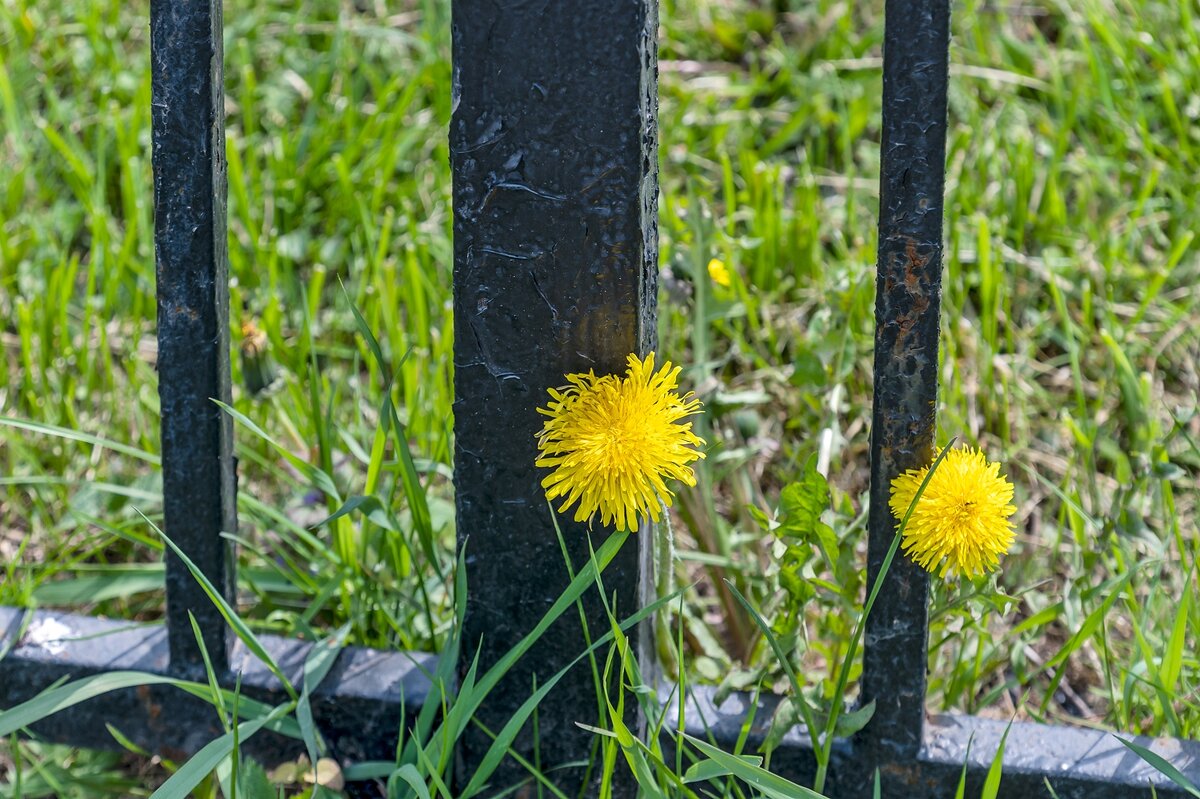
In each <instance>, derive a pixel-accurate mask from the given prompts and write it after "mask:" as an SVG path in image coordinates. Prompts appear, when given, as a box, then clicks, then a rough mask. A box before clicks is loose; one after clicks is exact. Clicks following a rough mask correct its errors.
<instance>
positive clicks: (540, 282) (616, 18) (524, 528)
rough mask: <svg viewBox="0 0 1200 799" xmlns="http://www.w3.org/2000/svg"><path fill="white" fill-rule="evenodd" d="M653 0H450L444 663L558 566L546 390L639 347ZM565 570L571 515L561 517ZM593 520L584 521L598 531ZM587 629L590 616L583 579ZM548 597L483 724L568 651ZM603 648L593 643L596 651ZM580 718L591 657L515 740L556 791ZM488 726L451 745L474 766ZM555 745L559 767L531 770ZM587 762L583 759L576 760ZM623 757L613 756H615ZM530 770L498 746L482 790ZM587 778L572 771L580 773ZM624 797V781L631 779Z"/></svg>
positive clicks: (502, 718)
mask: <svg viewBox="0 0 1200 799" xmlns="http://www.w3.org/2000/svg"><path fill="white" fill-rule="evenodd" d="M656 27H657V2H656V0H613V1H612V2H602V3H597V2H592V0H557V1H556V2H553V3H531V4H512V5H507V6H501V5H498V4H495V3H491V2H485V0H455V2H454V7H453V27H452V38H453V58H454V73H453V75H454V77H453V81H454V84H453V92H454V113H453V117H452V120H451V125H450V149H451V164H452V168H453V179H454V252H455V266H454V315H455V322H454V335H455V396H456V399H455V404H454V414H455V441H456V450H455V483H456V491H457V505H458V536H459V543H460V545H462V546H465V547H466V564H467V582H468V602H467V618H466V630H465V638H464V642H463V657H464V661H463V665H462V668H463V669H465V668H466V664H469V663H470V661H471V659H472V658H473V657H474V656H475V653H476V647H480V649H479V653H480V673H482V671H483V670H484V669H486V668H488V667H489V666H491V665H493V664H494V663H495V662H496V661H497V659H498V658H499V657H500V656H501V655H503V654H504V653H505V652H507V651H508V650H509V649H510V647H512V646H513V645H514V644H515V643H516V642H517V641H518V640H519V639H520V638H521V637H522V636H523V635H524V634H525V633H527V632H528V631H529V630H530V629H531V628H532V627H533V626H534V625H535V623H536V622H537V621H538V620H539V619H540V618H541V617H542V615H543V614H544V613H545V612H546V610H547V609H548V608H549V607H550V605H551V603H552V602H553V601H554V600H555V599H556V598H557V597H558V596H559V595H560V594H561V593H562V591H563V589H564V588H565V587H566V585H567V583H568V576H567V574H568V572H567V568H566V565H565V563H564V560H563V555H562V553H561V551H560V548H559V543H558V540H557V537H556V535H555V529H554V525H553V523H552V520H551V515H550V510H549V508H548V507H547V503H546V499H545V494H544V492H543V490H542V488H541V485H540V481H541V479H542V478H543V477H544V476H545V474H544V473H543V471H542V470H539V469H536V468H535V467H534V460H535V459H536V448H535V434H536V433H537V431H538V430H539V429H540V428H541V424H542V418H543V417H541V416H540V415H539V414H538V413H537V411H536V408H537V407H538V406H545V405H546V404H547V401H548V395H547V393H546V389H547V388H549V387H558V386H562V385H564V384H565V381H564V379H563V376H564V374H566V373H568V372H587V371H588V370H590V369H594V370H595V371H596V372H597V373H598V374H604V373H620V372H623V371H624V369H625V359H626V356H627V355H628V354H629V353H633V352H637V353H645V352H647V351H648V350H650V349H651V348H652V347H653V346H654V336H655V292H656V259H657V252H656V242H655V240H656V221H655V214H656V199H657V148H656V135H657V134H656V127H655V126H656V115H657V114H656V111H657V83H656V74H657V61H656V51H655V47H656V36H655V33H656ZM560 524H561V526H562V532H563V535H564V537H565V539H566V544H567V549H568V551H569V555H570V558H571V559H572V561H573V564H574V567H575V568H576V569H578V568H580V567H581V566H582V565H583V564H584V563H586V561H587V556H588V544H587V540H588V527H587V525H584V524H576V523H573V522H571V520H570V514H566V515H565V518H560ZM605 533H606V531H605V530H604V529H603V528H602V527H601V526H600V524H599V522H597V523H596V524H595V525H594V526H593V530H592V535H593V540H594V541H595V544H596V546H599V545H600V541H601V539H602V538H603V536H604V534H605ZM646 539H647V536H646V535H644V534H639V535H635V536H634V537H633V538H632V539H631V540H629V541H628V542H627V543H626V546H625V548H624V550H623V551H622V552H621V553H620V555H619V556H618V557H617V559H616V560H615V561H614V562H613V563H612V564H611V565H610V566H609V568H608V569H607V570H606V572H605V575H604V582H605V587H606V588H607V590H608V592H609V594H610V596H612V597H615V599H616V607H617V613H618V615H621V616H625V615H628V614H630V613H633V612H634V611H635V610H636V609H637V608H638V603H639V596H638V594H639V581H640V580H641V579H642V577H643V574H642V570H641V569H640V567H639V562H640V561H641V559H642V555H643V554H644V553H645V552H646V551H647V540H646ZM585 611H586V616H587V619H588V624H589V627H590V629H591V632H592V635H593V636H596V635H600V634H602V633H603V632H605V631H607V629H608V622H607V620H606V618H605V617H604V616H603V614H602V612H601V607H600V603H599V600H598V598H597V597H596V596H595V592H594V591H593V592H591V595H589V596H588V597H586V601H585ZM583 646H584V636H583V635H582V631H581V629H580V623H579V617H578V614H576V613H575V612H574V611H572V612H570V613H568V614H566V616H565V617H564V618H563V619H561V620H560V622H559V623H557V624H556V625H555V626H554V627H552V628H551V630H550V631H549V633H548V634H547V635H545V636H544V637H543V638H542V640H541V642H540V643H539V645H538V646H537V647H536V648H534V649H533V650H532V651H531V652H530V653H529V655H527V656H526V657H525V658H524V659H523V660H522V662H521V663H520V664H519V665H518V667H517V668H516V669H515V670H514V671H513V672H512V673H511V674H510V676H509V678H508V679H506V680H505V681H504V682H503V683H501V685H500V687H499V689H498V690H496V691H495V692H493V694H492V695H491V696H490V697H489V698H488V700H487V701H486V703H485V704H484V706H483V707H482V709H481V710H480V712H479V714H478V716H477V719H478V720H479V721H480V722H482V724H484V725H485V726H486V727H487V728H489V729H490V730H491V731H492V732H497V731H499V730H500V728H501V727H502V726H503V725H504V723H505V722H506V721H507V720H508V719H509V718H510V717H511V716H512V714H513V712H514V711H515V710H516V709H517V707H518V706H520V705H521V703H522V702H523V701H524V700H525V699H527V698H528V696H529V695H530V693H531V692H532V691H533V690H534V687H535V682H536V684H538V685H540V684H543V683H545V681H546V680H548V679H549V678H550V677H551V676H553V675H554V674H555V673H556V672H557V671H558V670H559V669H560V668H562V667H563V666H564V665H565V664H567V663H568V662H570V661H571V659H573V658H574V657H576V656H577V655H578V654H580V652H581V651H582V649H583ZM601 658H603V653H601ZM596 720H597V693H596V687H595V685H594V684H593V680H592V673H591V671H590V669H588V668H587V667H586V665H585V666H584V667H583V668H578V669H576V670H575V671H574V672H573V673H572V674H570V675H569V676H568V677H567V678H566V679H564V680H563V682H561V683H559V685H558V686H557V687H556V688H555V689H554V691H553V692H552V693H551V694H550V695H549V697H548V699H547V700H546V701H544V702H543V703H541V704H540V705H539V708H538V734H537V740H536V741H535V740H534V739H533V735H532V730H531V729H526V731H525V732H524V733H523V734H522V736H520V737H519V738H518V741H517V746H516V748H517V750H518V751H519V752H520V753H521V754H522V755H523V756H525V757H526V758H528V759H529V761H530V762H531V763H534V764H536V765H538V766H540V767H541V769H542V770H543V771H544V772H546V773H548V775H549V776H550V778H551V779H552V780H554V782H556V783H558V784H560V785H562V786H563V787H564V789H566V790H567V791H568V793H569V794H571V795H575V794H577V793H578V791H579V789H580V787H581V786H582V785H583V784H584V783H585V782H592V783H593V784H594V780H595V777H596V772H595V770H594V769H592V770H591V776H590V777H586V778H585V774H586V773H588V771H589V765H588V760H589V752H590V751H591V748H592V746H593V745H594V743H595V740H596V737H595V735H594V734H593V733H591V732H588V731H586V730H583V729H581V728H580V727H579V726H577V724H576V722H583V723H592V724H594V723H595V722H596ZM490 744H491V738H490V737H488V735H487V734H486V733H484V732H482V731H480V730H479V729H477V728H472V730H471V731H470V732H469V734H468V735H467V738H466V741H465V744H464V745H463V746H462V747H461V750H460V753H459V754H460V766H461V769H460V776H469V775H470V774H472V773H473V772H474V769H475V766H476V765H477V764H478V762H479V759H480V758H481V757H482V756H483V753H484V752H485V751H486V750H487V748H488V746H490ZM567 763H573V764H574V766H573V767H571V768H569V769H565V770H557V771H550V769H554V768H555V767H559V766H563V765H564V764H567ZM593 765H594V764H593ZM622 771H624V769H622ZM528 777H529V773H528V771H527V770H526V769H525V768H523V767H522V766H520V765H519V764H518V763H517V762H516V761H515V760H510V761H508V762H507V763H506V764H505V765H504V766H503V767H502V768H501V769H500V770H499V771H498V772H497V773H496V774H495V775H494V776H493V778H492V780H491V784H492V785H493V786H494V787H495V788H496V789H497V790H500V789H502V788H505V787H508V786H510V785H513V784H515V783H517V782H519V781H521V780H523V779H527V778H528ZM589 790H591V789H589ZM630 795H632V794H630Z"/></svg>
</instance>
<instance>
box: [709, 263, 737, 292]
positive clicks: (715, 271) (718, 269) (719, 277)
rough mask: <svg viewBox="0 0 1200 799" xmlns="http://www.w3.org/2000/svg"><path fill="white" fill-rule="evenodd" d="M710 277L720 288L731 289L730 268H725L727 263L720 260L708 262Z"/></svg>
mask: <svg viewBox="0 0 1200 799" xmlns="http://www.w3.org/2000/svg"><path fill="white" fill-rule="evenodd" d="M708 276H709V277H710V278H711V279H712V282H714V283H716V284H717V285H718V286H724V287H725V288H729V286H730V284H731V283H732V278H731V277H730V276H729V267H727V266H725V262H724V261H722V260H721V259H720V258H713V259H712V260H711V261H709V262H708Z"/></svg>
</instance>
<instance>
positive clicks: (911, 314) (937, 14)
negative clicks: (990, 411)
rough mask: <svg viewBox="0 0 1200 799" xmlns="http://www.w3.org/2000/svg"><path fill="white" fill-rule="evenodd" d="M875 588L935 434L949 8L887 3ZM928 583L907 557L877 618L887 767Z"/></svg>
mask: <svg viewBox="0 0 1200 799" xmlns="http://www.w3.org/2000/svg"><path fill="white" fill-rule="evenodd" d="M885 20H886V21H885V36H884V47H883V133H882V142H881V148H882V166H881V175H880V202H879V205H880V208H879V263H878V272H877V275H876V298H875V325H876V327H875V395H874V407H873V413H872V425H871V508H870V520H869V530H870V537H869V552H868V568H867V574H868V581H869V582H868V584H871V583H873V581H874V580H875V576H876V575H877V574H878V572H879V569H880V566H881V564H882V562H883V559H884V556H885V554H886V553H887V551H888V548H889V546H890V545H891V543H892V541H893V538H894V536H895V530H896V526H897V523H896V521H895V519H893V518H892V514H891V510H890V509H889V507H888V498H889V494H890V484H891V481H892V478H894V477H895V476H896V475H897V474H899V473H901V472H903V471H905V470H907V469H913V468H919V467H921V466H925V465H927V464H928V463H929V462H930V460H931V457H932V455H933V447H934V433H935V431H936V401H937V368H938V311H939V307H940V301H941V274H942V195H943V187H944V183H945V151H946V87H947V82H948V69H949V66H948V61H949V30H950V5H949V0H887V2H886V5H885ZM928 590H929V581H928V575H927V574H926V573H925V571H924V570H922V569H921V568H920V567H919V566H917V565H915V564H914V563H913V562H912V561H911V560H909V558H907V557H906V556H904V555H903V554H902V553H901V554H899V555H898V556H897V557H896V559H895V561H894V562H893V563H892V566H891V570H890V572H889V573H888V575H887V579H886V581H885V583H884V586H883V589H882V591H881V592H880V594H879V598H878V600H877V602H876V604H875V607H874V609H873V610H872V612H871V615H870V617H869V618H868V620H867V628H866V638H865V650H864V654H863V679H862V696H863V701H864V702H866V701H870V700H875V702H876V709H875V715H874V717H873V719H872V720H871V722H870V724H869V725H868V726H867V728H866V729H865V730H864V731H863V733H862V735H861V738H860V740H861V742H862V743H863V744H864V745H865V747H864V748H865V753H866V754H867V756H868V758H869V759H871V760H872V761H873V762H874V764H878V765H879V766H880V768H881V770H882V771H883V776H884V793H885V794H887V793H888V791H887V778H888V774H889V769H888V764H891V765H892V766H893V767H895V768H901V767H908V766H910V765H912V763H913V761H914V759H915V756H916V754H917V751H918V749H919V748H920V745H921V736H922V725H923V722H924V714H925V671H926V649H927V646H928V644H927V637H928V616H927V609H926V604H927V599H928Z"/></svg>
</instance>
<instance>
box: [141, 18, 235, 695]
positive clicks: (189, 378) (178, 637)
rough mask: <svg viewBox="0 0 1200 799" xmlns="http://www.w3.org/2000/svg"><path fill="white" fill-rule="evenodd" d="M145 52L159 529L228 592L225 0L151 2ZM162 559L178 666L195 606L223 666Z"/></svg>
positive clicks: (212, 611)
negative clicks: (149, 132)
mask: <svg viewBox="0 0 1200 799" xmlns="http://www.w3.org/2000/svg"><path fill="white" fill-rule="evenodd" d="M150 55H151V71H152V76H151V84H152V85H151V91H152V100H151V103H152V114H151V117H152V122H153V162H154V225H155V231H154V251H155V260H156V263H157V270H156V276H157V293H158V380H159V386H158V392H159V402H160V407H161V412H162V424H161V438H162V472H163V516H164V530H165V532H166V534H167V535H168V536H169V537H170V538H171V539H172V541H174V542H175V544H177V545H178V546H179V547H180V548H181V549H182V550H183V551H184V552H185V553H186V554H187V556H188V557H189V558H190V559H191V560H192V561H193V562H194V563H195V564H196V565H197V566H198V567H199V569H200V570H201V571H202V572H203V573H204V574H205V575H206V576H207V577H208V579H209V580H210V581H211V582H212V583H213V585H214V586H215V587H216V588H217V590H218V591H220V592H221V593H222V594H223V595H224V596H225V598H226V599H230V600H232V598H233V592H234V569H235V562H234V555H233V550H232V546H231V544H230V543H229V542H228V540H226V539H224V538H222V537H221V533H222V532H229V533H235V532H236V531H237V512H236V502H237V498H236V492H237V478H236V472H235V464H234V459H233V430H232V423H231V420H230V419H229V417H228V415H227V414H225V413H224V412H223V411H222V410H221V409H220V408H219V407H218V406H217V405H216V404H215V403H214V402H213V400H214V399H219V400H222V401H224V402H226V403H228V402H230V401H231V387H230V363H229V360H230V353H229V346H230V345H229V264H228V257H227V252H226V248H227V242H226V228H225V202H226V201H225V197H226V185H225V180H226V178H225V129H224V122H223V119H224V90H223V87H222V66H221V61H222V43H221V1H220V0H153V1H152V2H151V4H150ZM166 566H167V574H166V586H167V621H168V630H169V639H170V652H171V663H172V666H173V668H174V669H175V670H176V671H177V672H178V673H180V674H185V673H186V674H193V675H194V674H197V673H199V672H200V671H201V670H202V669H203V660H202V658H201V654H200V650H199V647H198V646H197V645H196V639H195V636H194V634H193V631H192V627H191V624H190V622H189V619H188V613H189V612H190V613H192V614H194V615H195V617H196V620H197V622H198V623H199V626H200V630H201V633H202V637H203V640H204V646H205V648H206V649H207V650H208V655H209V657H210V658H211V660H212V663H213V667H214V668H215V669H216V670H217V671H218V672H219V673H221V674H224V673H225V671H226V670H227V668H228V665H229V657H228V650H229V644H230V635H229V631H228V626H227V625H226V623H225V621H224V620H223V619H222V617H221V615H220V613H219V612H218V610H217V608H216V606H215V605H214V604H213V602H212V601H211V600H210V599H209V598H208V597H207V596H206V595H205V593H204V591H203V590H202V589H201V587H200V585H199V584H198V583H197V582H196V580H195V579H194V578H193V577H192V575H191V573H190V572H189V570H188V569H187V567H186V565H185V564H184V563H183V562H182V561H181V560H180V559H179V558H177V557H175V556H174V555H173V554H171V553H168V555H167V559H166Z"/></svg>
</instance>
